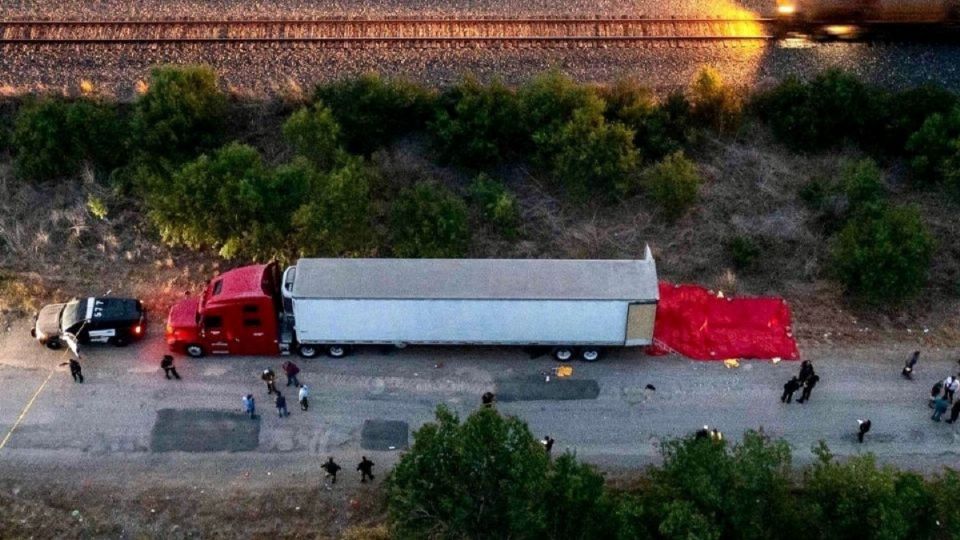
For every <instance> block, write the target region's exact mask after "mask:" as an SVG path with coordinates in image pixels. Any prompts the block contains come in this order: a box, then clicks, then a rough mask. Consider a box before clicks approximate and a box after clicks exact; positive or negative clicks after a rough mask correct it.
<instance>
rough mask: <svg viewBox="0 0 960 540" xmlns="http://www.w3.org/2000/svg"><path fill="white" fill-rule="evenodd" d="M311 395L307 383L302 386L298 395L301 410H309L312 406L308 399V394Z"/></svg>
mask: <svg viewBox="0 0 960 540" xmlns="http://www.w3.org/2000/svg"><path fill="white" fill-rule="evenodd" d="M309 395H310V392H309V391H308V390H307V385H303V386H301V387H300V393H299V394H298V395H297V398H298V399H299V401H300V410H303V411H305V410H307V408H309V407H310V402H309V400H308V399H307V396H309Z"/></svg>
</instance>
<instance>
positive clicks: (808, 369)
mask: <svg viewBox="0 0 960 540" xmlns="http://www.w3.org/2000/svg"><path fill="white" fill-rule="evenodd" d="M812 376H813V363H812V362H810V361H809V360H804V361H803V362H802V363H801V364H800V375H799V377H798V379H799V382H800V384H801V385H803V384H806V382H807V379H809V378H810V377H812Z"/></svg>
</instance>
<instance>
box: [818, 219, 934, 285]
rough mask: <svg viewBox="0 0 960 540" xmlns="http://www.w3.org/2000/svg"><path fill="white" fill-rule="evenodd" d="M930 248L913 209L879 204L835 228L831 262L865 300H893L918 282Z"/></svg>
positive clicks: (924, 271)
mask: <svg viewBox="0 0 960 540" xmlns="http://www.w3.org/2000/svg"><path fill="white" fill-rule="evenodd" d="M933 248H934V242H933V239H932V237H931V236H930V233H929V232H928V231H927V227H926V225H924V223H923V220H922V219H921V216H920V212H919V210H917V209H916V208H914V207H908V206H903V207H881V208H878V209H876V210H875V211H871V212H861V213H858V214H856V215H855V216H854V217H853V218H852V219H851V220H850V221H848V222H847V224H846V225H845V226H844V227H843V229H841V230H840V233H839V234H838V235H837V237H836V238H835V239H834V245H833V248H832V251H831V266H832V269H833V272H834V274H835V275H836V277H837V278H838V279H839V280H840V282H841V283H843V285H844V287H845V288H846V290H847V291H848V292H849V293H851V294H853V295H855V296H857V297H859V298H861V299H863V300H865V301H867V302H869V303H874V304H881V303H885V304H889V303H896V302H899V301H902V300H905V299H907V298H909V297H911V296H913V295H914V294H916V293H917V292H918V291H919V290H920V289H921V288H922V287H923V284H924V282H925V280H926V275H927V269H928V268H929V266H930V258H931V256H932V254H933Z"/></svg>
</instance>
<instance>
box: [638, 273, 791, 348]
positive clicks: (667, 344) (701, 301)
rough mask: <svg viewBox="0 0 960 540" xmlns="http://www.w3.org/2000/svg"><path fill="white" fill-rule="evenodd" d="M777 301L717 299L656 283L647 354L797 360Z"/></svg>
mask: <svg viewBox="0 0 960 540" xmlns="http://www.w3.org/2000/svg"><path fill="white" fill-rule="evenodd" d="M790 323H791V319H790V308H789V307H788V306H787V303H786V302H785V301H784V300H783V299H782V298H721V297H718V296H717V295H716V294H714V293H711V292H710V291H708V290H707V289H704V288H703V287H698V286H696V285H674V284H672V283H665V282H661V283H660V303H659V304H658V305H657V319H656V324H655V326H654V331H653V341H654V345H653V346H652V347H650V348H649V349H648V352H649V354H652V355H661V354H668V353H670V352H677V353H679V354H682V355H684V356H687V357H690V358H694V359H697V360H725V359H728V358H780V359H782V360H798V359H799V358H800V353H799V351H797V342H796V341H795V340H794V339H793V335H792V333H791V330H790Z"/></svg>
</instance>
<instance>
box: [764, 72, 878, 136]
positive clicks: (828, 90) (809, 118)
mask: <svg viewBox="0 0 960 540" xmlns="http://www.w3.org/2000/svg"><path fill="white" fill-rule="evenodd" d="M885 104H886V99H885V96H884V94H883V93H881V92H880V91H878V90H876V89H874V88H871V87H868V86H867V85H865V84H863V83H862V82H861V81H860V80H859V79H857V78H856V77H854V76H852V75H849V74H846V73H844V72H842V71H839V70H830V71H827V72H826V73H823V74H821V75H819V76H817V77H816V78H815V79H814V80H813V81H811V82H810V83H809V84H806V83H803V82H800V81H799V80H797V79H796V78H792V77H791V78H788V79H786V80H785V81H784V82H782V83H780V85H778V86H777V87H776V88H774V89H772V90H770V91H769V92H766V93H763V94H760V95H758V96H757V98H756V99H755V100H754V106H755V107H756V109H757V112H758V113H759V115H760V117H761V118H762V119H764V120H765V121H766V122H767V123H768V124H769V125H770V127H771V129H772V130H773V133H774V135H776V137H777V138H778V139H779V140H780V141H781V142H782V143H784V144H786V145H787V146H789V147H791V148H792V149H794V150H799V151H805V152H810V151H818V150H824V149H827V148H832V147H836V146H840V145H842V144H844V143H846V142H853V143H858V144H862V143H865V142H869V141H871V140H872V139H875V138H876V137H877V135H878V134H882V133H883V129H884V126H885V118H886V113H885Z"/></svg>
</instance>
